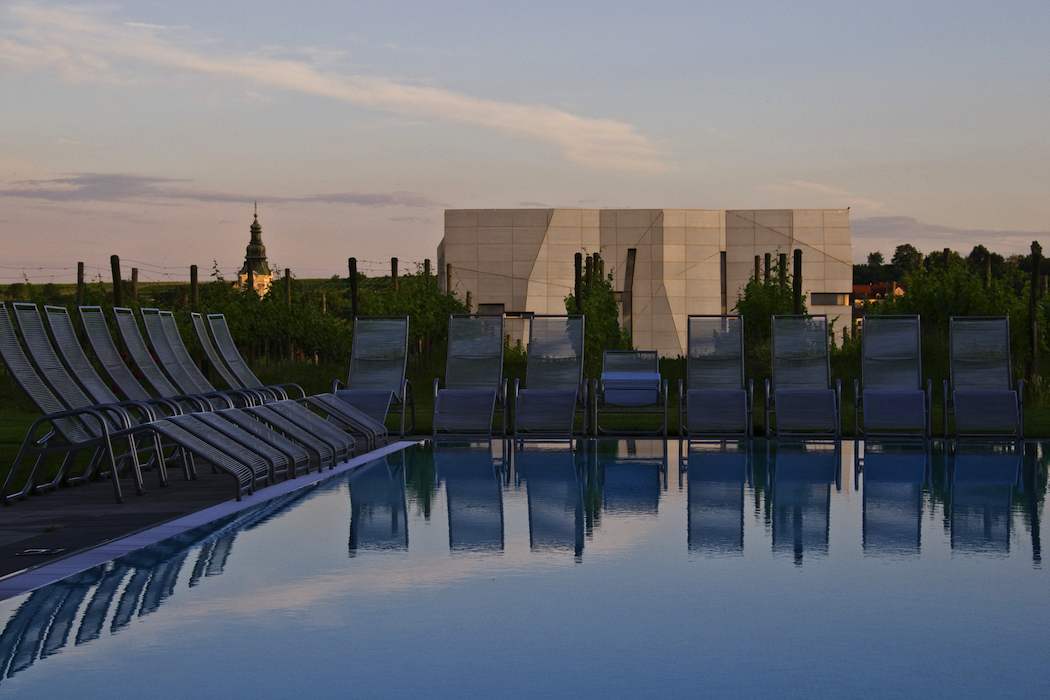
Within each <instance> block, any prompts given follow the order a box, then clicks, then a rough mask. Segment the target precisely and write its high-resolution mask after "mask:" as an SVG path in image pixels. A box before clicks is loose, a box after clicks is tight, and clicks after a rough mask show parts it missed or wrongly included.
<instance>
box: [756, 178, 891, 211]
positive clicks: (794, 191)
mask: <svg viewBox="0 0 1050 700" xmlns="http://www.w3.org/2000/svg"><path fill="white" fill-rule="evenodd" d="M763 189H765V190H767V191H769V192H779V193H783V194H791V195H798V194H806V193H808V194H810V195H814V194H815V195H818V196H819V197H820V198H821V200H822V202H826V203H834V205H835V206H839V207H841V206H847V207H851V208H853V207H858V208H861V209H866V210H868V211H881V210H882V208H883V206H884V203H883V202H879V201H877V200H874V199H868V198H867V197H861V196H860V195H858V194H857V193H856V192H852V191H850V190H847V189H843V188H841V187H836V186H834V185H824V184H821V183H819V182H806V181H805V180H782V181H780V182H774V183H771V184H769V185H766V186H765V187H764V188H763Z"/></svg>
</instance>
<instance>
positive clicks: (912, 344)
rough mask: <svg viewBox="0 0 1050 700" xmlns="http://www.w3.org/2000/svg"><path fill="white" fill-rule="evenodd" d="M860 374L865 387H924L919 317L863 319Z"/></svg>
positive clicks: (872, 317) (870, 316)
mask: <svg viewBox="0 0 1050 700" xmlns="http://www.w3.org/2000/svg"><path fill="white" fill-rule="evenodd" d="M861 376H862V377H863V380H864V388H865V389H922V347H921V343H920V340H919V317H918V316H874V315H870V314H869V315H868V316H866V317H865V318H864V330H863V332H862V334H861Z"/></svg>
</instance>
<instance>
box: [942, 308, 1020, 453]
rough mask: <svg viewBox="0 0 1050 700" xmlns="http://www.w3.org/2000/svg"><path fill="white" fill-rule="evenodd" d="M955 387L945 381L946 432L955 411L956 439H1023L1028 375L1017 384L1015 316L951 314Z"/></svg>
mask: <svg viewBox="0 0 1050 700" xmlns="http://www.w3.org/2000/svg"><path fill="white" fill-rule="evenodd" d="M948 328H949V331H948V335H949V345H950V355H951V393H950V394H949V392H948V382H947V381H945V382H944V417H945V419H944V437H945V439H947V437H948V416H949V415H954V416H955V437H956V439H967V438H977V439H993V440H1002V439H1009V440H1024V381H1023V380H1020V379H1019V380H1017V390H1016V391H1015V390H1014V389H1013V388H1012V387H1011V384H1012V375H1013V368H1012V365H1011V363H1010V319H1009V317H1007V316H952V317H951V319H950V321H949V326H948Z"/></svg>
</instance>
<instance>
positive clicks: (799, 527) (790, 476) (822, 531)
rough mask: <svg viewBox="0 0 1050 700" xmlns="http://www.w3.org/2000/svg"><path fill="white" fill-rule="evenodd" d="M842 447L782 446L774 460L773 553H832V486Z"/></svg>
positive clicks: (797, 559) (797, 556)
mask: <svg viewBox="0 0 1050 700" xmlns="http://www.w3.org/2000/svg"><path fill="white" fill-rule="evenodd" d="M839 449H840V447H839V445H835V446H831V445H783V444H782V445H778V446H777V448H776V455H775V457H774V461H773V551H774V552H791V553H792V554H793V555H794V557H795V563H796V564H801V563H802V556H803V553H809V554H824V555H826V554H827V553H828V532H829V529H830V527H831V484H832V482H834V481H835V480H836V479H837V477H838V473H839V467H840V461H841V455H840V452H839Z"/></svg>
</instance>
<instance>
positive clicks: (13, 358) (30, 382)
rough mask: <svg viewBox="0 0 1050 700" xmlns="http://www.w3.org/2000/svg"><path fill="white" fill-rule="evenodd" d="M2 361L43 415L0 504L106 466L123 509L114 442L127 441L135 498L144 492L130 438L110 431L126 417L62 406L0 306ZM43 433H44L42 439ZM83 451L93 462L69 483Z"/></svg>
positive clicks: (114, 412) (9, 477)
mask: <svg viewBox="0 0 1050 700" xmlns="http://www.w3.org/2000/svg"><path fill="white" fill-rule="evenodd" d="M0 357H2V358H3V361H4V364H5V365H7V368H8V371H9V372H10V374H11V376H12V377H13V378H14V380H15V381H16V382H17V383H18V385H19V386H20V387H22V389H23V391H25V392H26V394H27V395H28V396H29V398H30V399H31V400H32V401H33V403H34V404H35V405H36V407H37V409H38V410H39V411H40V412H41V413H42V414H43V415H42V416H41V417H40V418H38V419H36V420H35V421H34V422H33V424H32V425H31V426H30V428H29V431H28V432H27V433H26V437H25V439H24V440H23V441H22V446H21V447H20V448H19V450H18V453H17V455H16V456H15V460H14V462H13V463H12V464H11V470H10V472H8V475H7V479H6V480H5V481H4V486H3V490H2V491H0V499H2V500H3V502H5V503H7V502H9V501H10V500H11V499H12V498H24V497H25V496H28V495H29V494H30V493H31V492H34V491H39V490H43V489H47V488H54V487H56V486H58V485H60V484H62V483H66V482H67V481H68V482H77V481H85V480H87V479H89V478H91V476H93V474H94V473H95V472H96V471H97V466H98V464H99V463H104V464H105V465H106V466H108V467H109V471H110V475H111V477H112V480H113V492H114V495H115V497H116V500H117V502H118V503H122V502H123V494H122V491H121V487H120V480H119V472H118V469H117V457H118V455H116V454H115V452H114V450H113V440H114V439H124V440H127V442H128V450H127V452H126V454H125V455H124V456H126V457H127V458H128V461H129V462H130V464H131V474H132V478H133V479H134V481H135V488H136V491H137V492H138V493H142V492H143V491H144V489H143V485H142V474H141V472H140V470H139V463H138V457H137V454H136V451H135V446H134V438H133V437H131V436H130V435H129V434H128V431H127V429H126V428H125V429H120V430H111V429H110V421H127V420H128V418H127V413H126V412H125V411H124V410H123V409H120V408H119V407H95V406H93V405H85V406H79V407H69V406H67V405H65V404H63V403H62V402H61V401H60V400H59V399H58V397H56V396H55V394H54V393H53V392H52V391H51V389H50V388H48V386H47V384H46V383H45V382H44V380H43V379H42V378H41V377H40V375H39V374H37V372H36V370H35V369H34V368H33V365H32V363H31V362H30V361H29V357H28V356H27V355H26V353H25V351H24V350H23V349H22V346H21V344H20V343H19V341H18V335H17V334H16V332H15V326H14V323H13V322H12V320H11V316H10V314H9V312H8V309H7V306H6V305H4V304H3V303H0ZM88 403H89V404H90V402H88ZM125 425H126V423H125ZM45 430H46V431H47V432H46V433H45V434H43V435H41V433H42V432H44V431H45ZM83 450H92V451H93V455H92V457H91V461H90V462H89V464H88V466H87V467H86V468H85V470H84V472H83V473H82V474H81V475H80V476H78V477H76V478H70V476H69V473H70V470H71V468H72V466H73V461H74V460H75V459H76V457H77V455H78V454H79V453H80V452H81V451H83ZM55 454H63V455H65V456H64V458H63V461H62V464H61V466H60V467H59V471H58V474H57V475H56V476H55V478H54V479H53V480H52V481H51V482H50V483H49V484H43V485H40V484H39V481H40V480H41V478H42V477H43V474H44V469H45V467H46V466H47V462H48V460H49V458H50V456H51V455H55ZM31 456H33V457H35V458H36V461H35V464H34V465H33V467H32V469H31V471H30V473H29V475H28V477H27V478H26V480H25V482H24V483H23V484H22V487H21V488H20V489H19V490H17V491H15V485H16V481H17V478H18V475H19V473H20V471H21V467H22V464H23V462H24V461H25V460H26V458H27V457H31Z"/></svg>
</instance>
